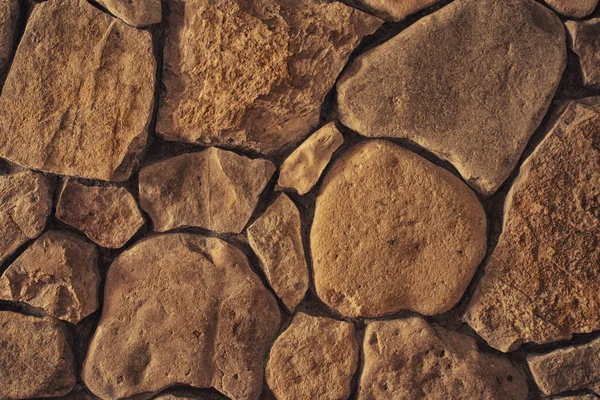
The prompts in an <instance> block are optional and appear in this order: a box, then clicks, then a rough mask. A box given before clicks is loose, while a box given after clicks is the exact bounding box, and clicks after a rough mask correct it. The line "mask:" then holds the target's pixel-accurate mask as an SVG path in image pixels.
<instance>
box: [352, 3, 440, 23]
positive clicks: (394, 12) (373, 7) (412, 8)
mask: <svg viewBox="0 0 600 400" xmlns="http://www.w3.org/2000/svg"><path fill="white" fill-rule="evenodd" d="M349 1H350V3H351V4H354V3H355V4H356V5H359V6H361V7H364V8H365V9H366V10H368V11H369V12H370V13H372V14H375V15H377V16H379V17H381V18H383V19H385V20H386V21H392V22H398V21H402V20H403V19H405V18H406V17H408V16H410V15H412V14H414V13H416V12H418V11H421V10H423V9H425V8H427V7H431V6H432V5H434V4H436V3H437V2H439V1H440V0H349Z"/></svg>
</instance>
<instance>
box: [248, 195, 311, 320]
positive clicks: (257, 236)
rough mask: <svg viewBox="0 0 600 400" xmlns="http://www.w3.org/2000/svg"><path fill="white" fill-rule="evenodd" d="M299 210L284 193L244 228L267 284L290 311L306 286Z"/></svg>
mask: <svg viewBox="0 0 600 400" xmlns="http://www.w3.org/2000/svg"><path fill="white" fill-rule="evenodd" d="M300 224H301V222H300V212H298V208H297V207H296V205H295V204H294V202H293V201H292V200H290V199H289V197H287V196H286V195H285V194H282V195H280V196H279V197H278V198H277V200H275V202H274V203H273V204H271V205H270V206H269V208H267V210H266V211H265V212H264V213H263V214H262V215H261V216H260V217H259V218H258V219H257V220H256V221H255V222H254V223H253V224H252V225H250V227H248V241H249V243H250V247H252V250H254V252H255V253H256V255H257V256H258V259H259V260H260V263H261V267H262V269H263V271H264V272H265V275H266V276H267V279H268V280H269V284H270V285H271V287H272V288H273V290H274V291H275V293H276V294H277V296H279V298H281V300H282V301H283V303H284V304H285V306H286V307H287V309H288V310H289V311H290V312H294V309H295V308H296V306H297V305H298V304H299V303H300V302H301V301H302V299H303V298H304V294H305V293H306V290H307V289H308V280H309V276H308V266H307V265H306V259H305V257H304V246H303V245H302V233H301V230H300V229H301V227H300Z"/></svg>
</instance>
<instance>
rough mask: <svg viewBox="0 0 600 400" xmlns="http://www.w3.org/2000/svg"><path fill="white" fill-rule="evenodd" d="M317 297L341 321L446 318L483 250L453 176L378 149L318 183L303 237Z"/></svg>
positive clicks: (399, 152)
mask: <svg viewBox="0 0 600 400" xmlns="http://www.w3.org/2000/svg"><path fill="white" fill-rule="evenodd" d="M310 238H311V240H310V242H311V253H312V260H313V269H314V280H315V287H316V291H317V294H318V295H319V297H320V298H321V299H322V300H323V301H324V302H325V303H327V304H328V305H330V306H331V307H333V308H335V309H337V310H338V311H339V312H341V313H342V314H344V315H346V316H349V317H378V316H383V315H386V314H392V313H395V312H397V311H400V310H411V311H415V312H419V313H422V314H426V315H433V314H439V313H442V312H445V311H448V310H449V309H450V308H452V307H453V306H454V305H455V304H456V303H457V302H458V301H459V300H460V298H461V296H462V294H463V292H464V291H465V289H466V288H467V285H468V284H469V282H470V280H471V278H472V276H473V274H474V273H475V269H476V268H477V266H478V265H479V263H480V262H481V260H482V258H483V256H484V254H485V251H486V216H485V212H484V211H483V207H482V206H481V203H480V202H479V200H478V199H477V196H475V194H474V193H473V192H472V191H471V189H469V188H468V187H467V186H466V185H465V184H464V183H463V182H461V181H460V179H458V178H457V177H455V176H454V175H452V174H451V173H450V172H448V171H446V170H445V169H443V168H441V167H438V166H436V165H434V164H432V163H431V162H429V161H427V160H425V159H424V158H421V157H420V156H418V155H416V154H415V153H413V152H410V151H408V150H405V149H403V148H402V147H400V146H397V145H395V144H392V143H389V142H386V141H383V140H375V141H367V142H363V143H361V144H358V145H356V146H354V147H352V148H351V149H350V150H348V151H347V152H346V153H344V154H342V156H341V157H340V158H339V159H338V160H337V161H336V162H335V163H334V164H333V166H332V168H331V169H330V171H329V172H328V173H327V175H326V176H325V179H324V181H323V183H322V184H321V188H320V191H319V194H318V197H317V200H316V208H315V216H314V221H313V224H312V228H311V232H310Z"/></svg>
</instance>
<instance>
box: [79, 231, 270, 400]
mask: <svg viewBox="0 0 600 400" xmlns="http://www.w3.org/2000/svg"><path fill="white" fill-rule="evenodd" d="M104 293H105V297H104V307H103V309H102V316H101V318H100V322H99V323H98V328H97V330H96V332H95V333H94V336H93V338H92V341H91V343H90V346H89V351H88V354H87V357H86V359H85V361H84V364H83V370H82V378H83V381H84V383H85V384H86V386H87V387H88V388H89V389H90V390H91V391H92V392H93V393H94V394H96V395H97V396H98V397H100V398H102V399H106V400H116V399H123V398H130V397H134V396H136V395H142V394H143V395H144V396H146V398H147V397H151V396H152V395H153V394H156V393H158V392H161V391H163V390H164V389H165V388H167V387H170V386H172V385H176V384H181V385H189V386H193V387H196V388H210V387H212V388H214V389H216V390H218V391H219V392H221V393H223V394H224V395H226V396H228V397H230V398H232V399H247V400H256V399H258V396H259V395H260V393H261V391H262V386H263V371H264V367H265V366H264V362H265V356H266V353H267V351H268V348H269V346H270V344H271V343H272V341H273V340H274V339H275V336H276V334H277V331H278V329H279V323H280V314H279V308H278V307H277V301H276V300H275V298H274V297H273V296H272V295H271V293H270V292H269V291H268V290H267V289H266V288H265V287H264V286H263V284H262V282H261V280H260V278H259V277H258V276H256V275H255V274H254V273H253V272H252V270H251V269H250V266H249V265H248V260H247V259H246V256H245V255H244V254H243V253H242V252H241V251H240V250H238V249H237V248H235V247H234V246H232V245H230V244H228V243H226V242H224V241H222V240H220V239H216V238H208V237H204V236H200V235H193V234H177V233H175V234H165V235H158V236H153V237H150V238H147V239H143V240H141V241H139V242H138V243H136V244H135V245H133V246H132V247H131V248H129V249H127V250H125V251H124V252H123V253H121V254H120V255H119V256H118V257H117V258H116V259H115V261H114V262H113V264H112V265H111V267H110V269H109V270H108V276H107V278H106V287H105V291H104Z"/></svg>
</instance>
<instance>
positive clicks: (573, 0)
mask: <svg viewBox="0 0 600 400" xmlns="http://www.w3.org/2000/svg"><path fill="white" fill-rule="evenodd" d="M546 4H548V5H549V6H550V7H551V8H552V9H553V10H554V11H556V12H557V13H559V14H562V15H564V16H565V17H568V18H584V17H587V16H588V15H590V14H591V13H592V12H593V11H594V9H595V8H596V6H597V5H598V0H546Z"/></svg>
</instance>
